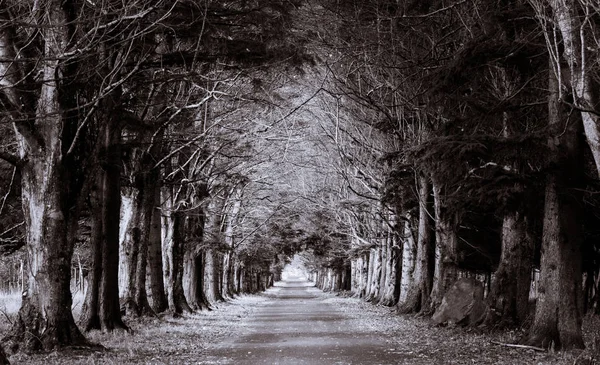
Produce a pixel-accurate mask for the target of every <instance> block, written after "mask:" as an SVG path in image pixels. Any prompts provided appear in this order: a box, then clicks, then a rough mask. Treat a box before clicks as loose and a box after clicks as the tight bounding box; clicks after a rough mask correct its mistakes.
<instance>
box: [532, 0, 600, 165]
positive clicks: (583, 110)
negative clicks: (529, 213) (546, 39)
mask: <svg viewBox="0 0 600 365" xmlns="http://www.w3.org/2000/svg"><path fill="white" fill-rule="evenodd" d="M548 3H549V4H550V6H551V7H552V12H553V16H554V20H555V23H556V26H557V27H558V29H559V30H560V34H561V36H562V42H561V45H562V48H563V59H564V60H565V61H566V63H567V65H568V71H567V70H566V68H563V67H562V62H561V59H560V55H558V54H557V55H556V56H557V60H558V62H557V64H552V63H551V64H550V66H551V68H550V70H551V72H552V71H554V72H556V73H559V72H565V73H566V72H568V73H569V75H561V76H562V77H561V82H562V80H569V81H568V82H566V85H564V86H566V87H565V89H570V91H571V94H572V95H573V104H574V105H575V106H576V107H577V109H578V111H579V113H580V114H581V118H582V121H583V128H584V131H585V136H586V139H587V143H588V145H589V147H590V151H591V152H592V156H593V157H594V162H595V165H596V172H597V174H598V176H600V116H599V115H598V113H597V112H595V110H596V108H597V105H598V103H599V101H600V100H599V99H598V93H597V92H595V91H596V89H597V85H596V81H595V75H596V70H595V69H594V68H595V67H596V63H595V62H594V60H597V59H598V57H599V53H598V48H597V47H596V46H595V45H596V41H595V39H596V34H595V32H596V30H595V27H594V26H593V25H592V24H593V22H594V20H593V19H594V18H595V20H596V21H597V19H598V14H597V13H596V14H594V15H589V17H588V16H584V15H583V14H584V12H588V11H591V12H592V14H593V12H594V11H596V12H597V9H598V8H597V4H595V6H596V9H595V10H594V9H592V7H591V6H590V5H588V4H581V5H580V3H579V2H577V1H572V0H550V1H548ZM580 7H582V8H587V9H585V10H584V9H581V8H580ZM542 8H543V5H542ZM539 15H540V17H542V19H543V20H542V24H544V27H545V24H546V21H547V20H546V19H547V18H546V17H545V14H539ZM582 19H585V20H584V22H585V23H587V24H584V23H582ZM554 36H555V35H551V36H550V37H554ZM551 39H553V38H551ZM548 51H549V52H550V54H554V51H555V50H554V44H549V45H548ZM553 67H554V68H553ZM560 87H562V85H561V86H560Z"/></svg>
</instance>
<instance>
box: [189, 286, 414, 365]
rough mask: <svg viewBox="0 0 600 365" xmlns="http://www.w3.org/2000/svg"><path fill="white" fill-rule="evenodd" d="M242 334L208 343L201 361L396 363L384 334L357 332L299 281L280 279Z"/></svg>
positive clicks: (350, 322) (319, 294) (348, 319)
mask: <svg viewBox="0 0 600 365" xmlns="http://www.w3.org/2000/svg"><path fill="white" fill-rule="evenodd" d="M267 295H268V296H269V300H268V301H267V302H264V303H263V306H262V307H261V308H259V309H258V310H257V311H256V312H255V313H254V314H253V315H252V316H251V317H249V318H247V319H246V320H245V321H244V326H243V327H240V332H239V333H238V334H237V335H236V336H235V337H231V338H228V339H226V340H225V341H223V342H221V343H219V344H216V345H215V346H212V347H210V348H209V349H208V351H207V357H206V358H205V359H204V361H203V362H201V363H202V364H290V365H291V364H397V363H398V362H399V360H401V359H405V360H408V358H410V357H411V356H409V355H406V354H404V355H399V354H394V353H393V349H391V350H390V348H389V346H387V344H386V341H385V339H384V338H383V336H382V334H380V333H376V332H374V331H373V332H369V333H365V332H360V333H359V332H357V331H355V330H354V323H353V322H354V320H353V318H351V317H349V316H348V315H346V314H345V313H344V312H343V311H342V310H340V308H338V307H337V306H335V305H334V304H332V303H328V302H327V299H328V298H329V296H328V295H325V294H324V293H322V292H321V291H319V290H318V289H316V288H314V287H312V286H311V284H310V283H308V282H306V281H302V280H299V279H296V280H294V279H291V280H288V281H286V282H282V283H279V285H278V286H276V287H275V288H273V289H271V290H270V291H268V293H267Z"/></svg>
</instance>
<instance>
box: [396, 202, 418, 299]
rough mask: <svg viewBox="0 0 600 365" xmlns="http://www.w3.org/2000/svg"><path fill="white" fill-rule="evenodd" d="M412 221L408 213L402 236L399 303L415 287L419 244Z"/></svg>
mask: <svg viewBox="0 0 600 365" xmlns="http://www.w3.org/2000/svg"><path fill="white" fill-rule="evenodd" d="M412 221H413V219H412V217H411V214H410V213H407V214H406V220H405V221H404V232H403V234H402V238H403V240H402V241H403V244H402V280H401V282H400V296H399V298H398V301H399V302H404V301H405V300H406V297H407V295H408V288H409V287H411V286H412V285H413V284H412V281H413V280H414V276H413V272H414V270H415V264H416V253H417V252H416V251H417V244H416V242H415V238H414V235H413V229H412Z"/></svg>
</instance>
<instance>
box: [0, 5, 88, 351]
mask: <svg viewBox="0 0 600 365" xmlns="http://www.w3.org/2000/svg"><path fill="white" fill-rule="evenodd" d="M62 5H63V4H62V2H60V1H58V0H54V1H48V2H46V3H44V5H43V7H44V8H43V9H42V10H41V11H44V17H43V18H42V19H40V20H39V21H40V24H39V25H40V29H39V31H40V33H41V37H43V39H44V40H45V42H44V44H43V58H42V60H41V61H40V65H41V72H40V74H39V76H40V79H41V80H43V82H42V83H41V87H40V91H39V94H38V102H37V110H36V111H35V124H34V123H31V122H30V121H23V120H18V119H17V120H14V121H13V123H14V127H15V130H16V132H17V133H16V138H17V145H18V151H19V158H20V161H21V163H22V165H21V179H22V180H21V181H22V206H23V213H24V218H25V232H26V240H27V244H26V246H27V251H28V260H29V274H28V276H29V278H28V285H27V288H26V290H25V291H24V295H23V298H22V303H21V308H20V310H19V313H18V315H17V318H16V320H15V321H14V323H13V326H12V329H11V331H10V334H9V335H8V336H7V338H5V341H8V342H10V346H9V347H10V349H11V350H13V351H15V350H17V349H19V348H20V347H21V348H23V349H25V350H36V349H44V350H52V349H55V348H58V347H63V346H70V345H88V344H89V343H88V341H87V340H86V339H85V337H84V336H83V335H82V333H81V332H80V331H79V329H78V328H77V326H76V324H75V320H74V318H73V314H72V312H71V305H72V297H71V290H70V281H71V259H72V256H73V244H74V241H73V238H74V236H75V234H74V231H75V230H76V223H77V218H78V214H77V213H78V199H79V195H80V193H81V185H80V180H81V175H78V173H79V174H81V166H79V165H78V164H77V163H76V162H74V161H73V158H72V156H67V155H66V152H67V150H66V148H68V147H69V145H70V143H71V141H72V140H73V139H72V135H71V134H70V133H71V132H72V131H73V128H74V126H76V122H77V121H76V119H75V118H73V117H72V116H70V115H69V113H68V112H66V109H67V107H66V105H70V102H71V100H69V98H70V95H72V94H69V93H68V92H67V90H65V85H64V83H65V80H66V79H68V78H69V77H70V75H71V74H70V73H71V72H72V71H73V70H71V69H67V68H66V67H65V65H63V63H62V62H63V61H62V58H61V55H62V53H63V52H64V51H65V50H66V49H67V47H68V44H69V42H70V39H71V37H72V34H71V32H70V28H69V26H68V23H69V21H70V19H69V16H70V15H72V14H69V13H68V12H67V11H66V10H65V9H64V8H63V6H62ZM2 17H4V18H6V19H9V17H8V14H7V13H5V12H2ZM10 30H11V27H7V28H6V27H3V29H2V31H0V46H1V47H0V53H2V56H8V57H9V59H11V58H10V56H15V58H13V59H16V55H11V54H10V52H11V50H12V51H14V50H15V49H17V48H15V47H16V46H15V45H14V44H12V43H11V40H10V37H9V36H8V34H7V32H9V31H10ZM2 59H3V60H5V58H4V57H2ZM18 63H19V62H6V61H3V62H0V65H1V67H2V74H3V75H4V74H5V73H6V71H7V70H6V69H7V67H9V68H10V67H18V66H17V64H18ZM19 73H20V72H19V70H18V69H15V70H13V71H9V75H10V76H9V77H8V79H5V78H4V77H3V79H2V86H3V89H6V90H3V91H2V93H3V94H4V96H5V97H6V98H7V100H8V101H9V102H12V103H16V104H15V107H16V110H21V109H22V108H23V107H24V106H26V104H27V102H26V99H25V98H22V99H21V98H20V96H19V95H18V94H20V92H19V91H18V90H19V89H18V88H17V87H15V85H17V83H19V82H21V80H17V81H15V82H13V81H14V80H11V77H19ZM57 75H61V76H62V77H57ZM13 96H16V97H17V98H16V99H14V100H13V98H12V97H13ZM26 112H27V113H28V112H32V110H31V111H26ZM20 117H21V118H23V117H26V115H21V116H20ZM29 117H32V115H29ZM81 157H82V158H83V156H81Z"/></svg>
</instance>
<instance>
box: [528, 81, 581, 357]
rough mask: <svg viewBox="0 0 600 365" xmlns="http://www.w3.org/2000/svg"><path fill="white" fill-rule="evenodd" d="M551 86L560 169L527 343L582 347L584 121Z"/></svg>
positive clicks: (551, 188)
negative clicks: (565, 105)
mask: <svg viewBox="0 0 600 365" xmlns="http://www.w3.org/2000/svg"><path fill="white" fill-rule="evenodd" d="M549 74H550V77H549V78H550V82H549V90H550V95H549V101H548V120H549V124H550V128H551V132H552V133H553V134H552V136H553V138H551V139H550V141H549V147H550V150H551V151H552V159H553V162H554V164H555V169H554V170H553V171H551V173H550V176H549V177H548V180H547V182H546V202H545V207H544V233H543V238H542V240H543V241H542V256H541V261H540V278H541V279H540V283H539V290H538V298H537V305H536V310H535V318H534V322H533V325H532V326H531V328H530V329H529V334H528V336H527V338H526V339H525V343H527V344H530V345H535V346H541V347H547V348H550V347H554V348H556V349H571V348H583V347H584V344H583V337H582V332H581V321H582V320H581V316H582V314H581V312H582V309H583V304H582V295H583V292H582V290H581V289H582V282H581V259H582V258H581V244H582V241H583V230H582V225H581V223H580V222H582V211H581V206H580V202H581V179H582V177H583V156H582V149H581V146H580V141H579V133H580V132H581V129H582V124H581V120H580V119H578V118H575V117H574V114H573V113H570V111H567V110H564V109H565V108H564V106H563V105H561V104H560V101H559V98H558V82H557V80H556V78H555V77H554V74H553V73H552V72H550V73H549Z"/></svg>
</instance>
